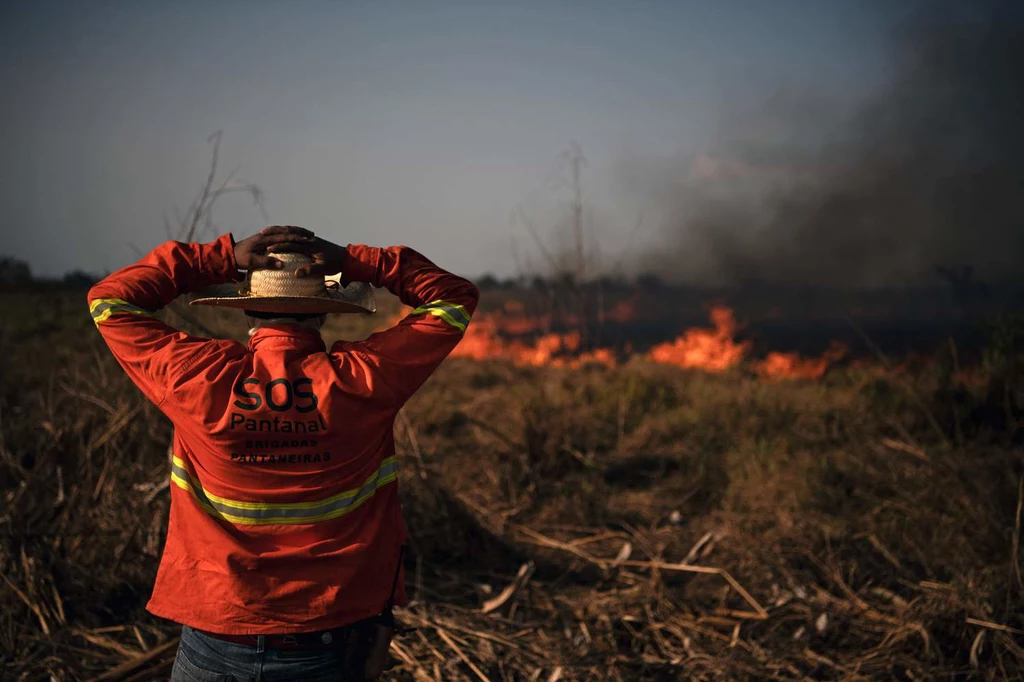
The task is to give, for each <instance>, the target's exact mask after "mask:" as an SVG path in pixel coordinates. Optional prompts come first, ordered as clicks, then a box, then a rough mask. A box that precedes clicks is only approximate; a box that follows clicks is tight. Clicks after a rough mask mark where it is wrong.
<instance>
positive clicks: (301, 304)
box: [189, 282, 377, 315]
mask: <svg viewBox="0 0 1024 682" xmlns="http://www.w3.org/2000/svg"><path fill="white" fill-rule="evenodd" d="M189 305H211V306H218V307H221V308H237V309H240V310H255V311H256V312H260V313H281V314H282V315H287V314H288V313H298V314H302V315H310V314H313V315H318V314H329V313H363V314H370V313H374V312H376V311H377V306H376V303H375V302H374V298H373V290H372V289H371V288H370V287H369V285H367V284H364V283H362V282H353V283H352V284H349V285H348V286H347V287H339V288H337V289H328V290H327V291H325V292H324V294H323V295H321V296H253V295H251V294H248V293H245V294H240V293H238V285H237V284H233V285H230V284H229V285H219V286H217V287H211V288H210V289H207V290H205V291H202V292H200V293H199V294H198V295H197V296H196V298H193V299H192V300H191V301H189Z"/></svg>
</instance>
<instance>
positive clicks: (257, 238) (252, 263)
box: [235, 225, 345, 277]
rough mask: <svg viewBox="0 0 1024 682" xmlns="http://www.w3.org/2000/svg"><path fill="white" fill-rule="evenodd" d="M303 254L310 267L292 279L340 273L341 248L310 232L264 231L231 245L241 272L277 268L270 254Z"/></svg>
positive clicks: (278, 263)
mask: <svg viewBox="0 0 1024 682" xmlns="http://www.w3.org/2000/svg"><path fill="white" fill-rule="evenodd" d="M275 252H277V253H282V252H292V253H304V254H306V255H307V256H309V258H310V260H311V261H312V263H310V264H309V265H303V266H302V267H300V268H299V269H298V270H296V271H295V276H296V277H311V276H318V275H319V276H327V275H333V274H336V273H338V272H341V265H342V261H343V259H344V258H345V247H344V246H338V245H337V244H332V243H331V242H329V241H327V240H326V239H320V238H319V237H317V236H315V235H314V234H313V233H312V232H311V231H310V230H307V229H305V228H303V227H295V226H293V225H275V226H273V227H265V228H263V229H262V230H260V232H259V233H258V234H254V235H253V236H251V237H249V238H248V239H243V240H242V241H240V242H238V243H237V244H235V262H236V263H237V264H238V267H239V269H241V270H256V269H259V268H280V267H281V266H282V263H281V261H279V260H277V259H276V258H274V255H273V254H274V253H275Z"/></svg>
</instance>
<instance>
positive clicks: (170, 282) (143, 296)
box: [89, 235, 478, 634]
mask: <svg viewBox="0 0 1024 682" xmlns="http://www.w3.org/2000/svg"><path fill="white" fill-rule="evenodd" d="M237 279H239V273H238V268H237V265H236V264H235V260H234V247H233V242H232V239H231V236H230V235H224V236H222V237H220V238H219V239H217V240H216V241H214V242H212V243H209V244H185V243H180V242H168V243H166V244H163V245H162V246H159V247H157V248H156V249H155V250H154V251H152V252H151V253H150V254H148V255H147V256H145V257H144V258H143V259H142V260H141V261H139V262H138V263H136V264H135V265H131V266H128V267H126V268H124V269H122V270H119V271H117V272H115V273H114V274H112V275H110V276H109V277H107V278H106V279H104V280H103V281H102V282H100V283H98V284H97V285H96V286H95V287H93V288H92V290H91V291H90V292H89V309H90V311H91V313H92V316H93V319H94V321H95V322H96V325H97V327H98V329H99V331H100V333H101V334H102V335H103V338H104V340H105V341H106V342H107V345H108V346H109V347H110V350H111V352H112V353H113V354H114V356H115V357H116V358H117V360H118V362H120V363H121V366H122V367H124V369H125V371H126V372H127V373H128V375H129V376H130V377H131V379H132V381H134V382H135V384H136V385H137V386H138V387H139V388H140V389H141V390H142V392H143V393H144V394H145V395H146V397H147V398H149V399H150V400H152V401H153V402H154V403H155V404H156V405H157V406H158V407H159V408H160V410H161V411H163V413H164V414H165V415H167V417H168V418H169V419H170V420H171V422H172V423H173V424H174V434H175V435H174V443H173V455H174V457H173V463H172V466H171V481H172V485H171V510H170V520H169V525H168V529H167V542H166V545H165V547H164V552H163V557H162V559H161V561H160V568H159V570H158V572H157V577H156V584H155V586H154V588H153V596H152V598H151V599H150V601H149V603H148V605H147V608H148V609H149V611H151V612H152V613H154V614H156V615H158V616H162V617H164V618H169V619H171V620H174V621H177V622H179V623H183V624H186V625H190V626H192V627H195V628H199V629H202V630H208V631H211V632H219V633H224V634H273V633H294V632H308V631H316V630H322V629H327V628H332V627H337V626H340V625H344V624H347V623H351V622H354V621H357V620H361V619H363V618H367V617H369V616H372V615H374V614H377V613H379V612H380V611H381V610H382V609H383V608H384V606H385V605H386V604H387V602H388V600H389V598H390V596H391V593H392V586H393V584H394V581H395V576H396V570H397V569H398V564H399V553H400V547H401V545H402V544H403V543H404V541H405V537H406V530H405V523H404V521H403V518H402V513H401V509H400V508H399V503H398V492H397V484H396V482H395V481H396V477H397V470H396V464H395V447H394V439H393V435H392V426H393V422H394V418H395V415H396V414H397V412H398V410H399V409H400V408H401V407H402V405H403V404H404V403H405V401H406V400H407V399H408V398H409V397H410V396H411V395H412V394H413V393H414V392H415V391H416V390H417V389H418V388H419V387H420V386H421V385H422V384H423V382H424V381H425V380H426V379H427V377H428V376H429V375H430V374H431V372H433V371H434V369H435V368H436V367H437V366H438V365H439V364H440V363H441V361H442V360H444V358H445V356H447V355H448V353H449V352H450V351H451V350H452V349H453V348H454V347H455V345H456V344H457V343H458V342H459V340H460V339H461V338H462V334H463V332H465V329H466V325H467V324H468V323H469V318H470V316H471V315H472V313H473V310H474V308H475V306H476V302H477V297H478V294H477V290H476V287H475V286H474V285H473V284H472V283H470V282H469V281H467V280H465V279H463V278H461V277H457V276H456V275H453V274H451V273H449V272H446V271H444V270H442V269H441V268H438V267H437V266H436V265H434V264H433V263H431V262H430V261H429V260H427V259H426V258H424V257H423V256H422V255H420V254H419V253H417V252H416V251H414V250H412V249H410V248H407V247H403V246H395V247H390V248H373V247H369V246H349V247H348V255H347V257H346V259H345V262H344V263H343V265H342V281H343V282H344V283H346V284H347V283H348V282H351V281H362V282H369V283H370V284H373V285H374V286H377V287H384V288H387V289H388V290H389V291H391V292H392V293H393V294H395V295H397V296H398V297H399V298H400V299H401V300H402V302H403V303H405V304H406V305H409V306H411V307H413V308H414V309H415V310H414V311H413V312H412V313H411V314H409V315H408V316H407V317H406V318H405V319H403V320H402V321H401V322H400V323H399V324H398V325H396V326H395V327H393V328H391V329H388V330H386V331H383V332H380V333H378V334H374V335H373V336H371V337H370V338H368V339H366V340H365V341H360V342H345V341H339V342H338V343H336V344H334V346H332V347H331V349H330V351H329V352H328V351H327V349H326V348H325V346H324V342H323V340H322V339H321V338H320V335H319V334H318V333H317V332H315V331H313V330H310V329H306V328H304V327H300V326H298V325H286V326H282V327H279V328H264V329H258V330H257V331H256V333H255V334H253V335H252V337H251V339H250V341H249V345H248V348H246V347H245V346H243V345H241V344H239V343H237V342H234V341H225V340H210V339H203V338H197V337H194V336H189V335H187V334H184V333H182V332H180V331H178V330H176V329H173V328H171V327H169V326H168V325H166V324H164V323H163V322H162V321H160V320H158V319H157V318H155V317H153V316H152V315H151V313H152V312H154V311H156V310H159V309H160V308H162V307H164V306H165V305H167V304H168V303H170V302H171V301H172V300H174V299H175V298H177V297H178V296H181V295H183V294H187V293H191V292H195V291H198V290H200V289H202V288H205V287H206V286H208V285H211V284H216V283H221V282H228V281H235V280H237ZM395 597H396V599H395V601H396V603H402V602H403V601H404V587H403V581H402V580H399V581H398V590H397V594H396V595H395Z"/></svg>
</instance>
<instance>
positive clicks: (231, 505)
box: [171, 455, 398, 525]
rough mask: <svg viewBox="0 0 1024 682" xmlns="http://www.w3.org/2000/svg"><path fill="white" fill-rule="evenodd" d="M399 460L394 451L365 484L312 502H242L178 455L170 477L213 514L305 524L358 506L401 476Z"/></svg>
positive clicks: (263, 522)
mask: <svg viewBox="0 0 1024 682" xmlns="http://www.w3.org/2000/svg"><path fill="white" fill-rule="evenodd" d="M397 466H398V465H397V461H396V459H395V457H394V456H393V455H392V456H391V457H387V458H385V459H384V460H383V461H382V462H381V465H380V467H379V468H378V469H377V470H376V471H374V472H373V474H371V475H370V477H369V478H367V480H366V482H365V483H363V485H362V486H360V487H359V488H356V489H354V490H347V491H345V492H342V493H339V494H337V495H332V496H331V497H327V498H324V499H320V500H316V501H313V502H290V503H280V504H266V503H262V502H243V501H239V500H230V499H228V498H224V497H220V496H218V495H212V494H210V493H208V492H206V491H205V490H203V488H202V486H201V485H199V483H198V481H194V480H193V478H192V476H191V475H190V474H189V471H188V469H187V468H186V467H185V462H184V461H183V460H182V459H180V458H179V457H172V464H171V480H172V481H173V482H174V483H175V485H177V486H178V487H179V488H182V489H183V490H186V491H188V492H190V493H192V496H193V497H194V498H195V499H196V501H197V502H198V503H199V505H200V506H201V507H202V508H203V509H204V510H206V512H207V513H209V514H210V515H211V516H215V517H217V518H222V519H224V520H226V521H230V522H231V523H236V524H241V525H270V524H302V523H314V522H317V521H324V520H327V519H333V518H337V517H339V516H342V515H344V514H347V513H349V512H350V511H353V510H354V509H356V508H358V507H359V506H361V505H362V504H363V502H365V501H366V500H368V499H369V498H370V497H372V496H373V495H374V494H376V492H377V489H378V488H381V487H382V486H384V485H387V484H388V483H392V482H394V481H395V480H397V478H398V469H397Z"/></svg>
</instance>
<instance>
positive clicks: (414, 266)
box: [341, 244, 479, 314]
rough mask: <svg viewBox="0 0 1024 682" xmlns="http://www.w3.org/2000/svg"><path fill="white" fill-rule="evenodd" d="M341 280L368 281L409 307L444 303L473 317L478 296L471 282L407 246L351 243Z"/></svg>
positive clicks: (344, 259)
mask: <svg viewBox="0 0 1024 682" xmlns="http://www.w3.org/2000/svg"><path fill="white" fill-rule="evenodd" d="M341 277H342V282H344V283H348V282H367V283H369V284H372V285H373V286H375V287H380V288H384V289H387V290H388V291H390V292H391V293H392V294H394V295H395V296H398V298H399V299H401V301H402V303H404V304H406V305H407V306H410V307H412V308H418V307H420V306H423V305H425V304H427V303H432V302H434V301H439V300H443V301H449V302H451V303H457V304H459V305H462V306H465V307H467V308H468V309H469V311H468V312H469V313H470V314H472V309H473V308H475V307H476V301H477V298H478V296H479V294H478V293H477V289H476V286H475V285H474V284H473V283H472V282H470V281H469V280H467V279H464V278H462V277H459V276H458V275H455V274H452V273H450V272H448V271H447V270H444V269H442V268H440V267H438V266H437V265H434V263H432V262H431V261H430V260H429V259H428V258H426V257H425V256H423V255H422V254H420V253H419V252H417V251H415V250H414V249H411V248H409V247H408V246H389V247H387V248H378V247H373V246H363V245H356V244H350V245H349V246H348V247H347V248H346V253H345V256H344V258H343V260H342V270H341Z"/></svg>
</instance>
